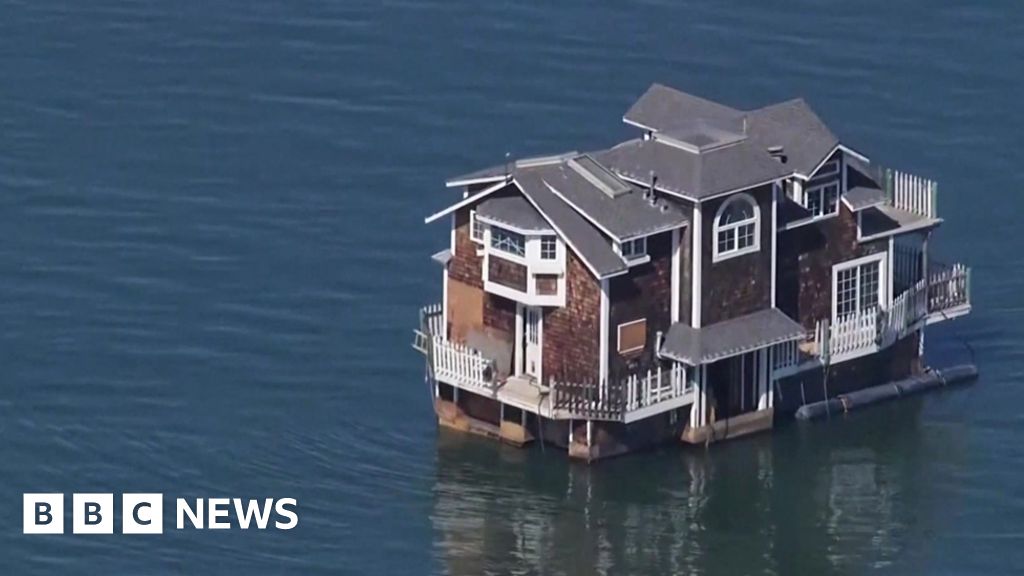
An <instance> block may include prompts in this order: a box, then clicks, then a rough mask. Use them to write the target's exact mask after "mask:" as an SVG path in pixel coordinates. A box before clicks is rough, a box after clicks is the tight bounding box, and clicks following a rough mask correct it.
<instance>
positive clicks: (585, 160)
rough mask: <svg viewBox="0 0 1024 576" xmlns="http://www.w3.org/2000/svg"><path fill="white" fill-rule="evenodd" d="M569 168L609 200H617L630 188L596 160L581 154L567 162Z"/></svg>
mask: <svg viewBox="0 0 1024 576" xmlns="http://www.w3.org/2000/svg"><path fill="white" fill-rule="evenodd" d="M567 164H568V166H569V168H571V169H572V170H573V172H576V173H577V174H579V175H580V176H582V177H583V179H584V180H586V181H587V182H590V184H592V185H593V186H594V187H595V188H597V189H598V190H600V191H601V192H604V193H605V195H607V196H608V197H609V198H618V197H619V196H622V195H623V194H626V193H627V192H629V190H630V188H629V185H627V184H626V183H625V182H623V181H622V180H619V178H618V176H616V175H615V174H612V173H611V171H610V170H608V169H607V168H605V167H604V166H602V165H600V164H598V163H597V161H596V160H594V159H593V158H591V157H590V156H587V155H586V154H583V155H582V156H577V157H575V158H573V159H571V160H569V162H567Z"/></svg>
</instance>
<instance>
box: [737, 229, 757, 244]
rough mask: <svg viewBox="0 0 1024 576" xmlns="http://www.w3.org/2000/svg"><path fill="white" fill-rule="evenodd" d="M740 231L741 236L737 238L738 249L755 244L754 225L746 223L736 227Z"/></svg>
mask: <svg viewBox="0 0 1024 576" xmlns="http://www.w3.org/2000/svg"><path fill="white" fill-rule="evenodd" d="M736 230H737V232H739V237H738V238H737V240H736V247H737V248H738V249H743V248H748V247H750V246H753V245H754V225H753V224H744V225H743V226H740V227H739V228H737V229H736Z"/></svg>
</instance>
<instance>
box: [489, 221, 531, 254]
mask: <svg viewBox="0 0 1024 576" xmlns="http://www.w3.org/2000/svg"><path fill="white" fill-rule="evenodd" d="M491 248H494V249H495V250H501V251H502V252H507V253H509V254H512V255H514V256H523V255H525V254H526V239H525V238H524V237H523V235H522V234H517V233H515V232H512V231H511V230H506V229H504V228H499V227H497V226H491Z"/></svg>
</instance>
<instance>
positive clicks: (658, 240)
mask: <svg viewBox="0 0 1024 576" xmlns="http://www.w3.org/2000/svg"><path fill="white" fill-rule="evenodd" d="M647 254H648V255H650V257H651V261H650V262H648V263H646V264H641V265H640V266H634V267H633V268H630V270H629V273H628V274H625V275H622V276H615V277H613V278H611V279H609V280H608V283H609V284H608V288H609V290H608V292H609V295H608V300H609V315H608V373H609V374H612V375H614V374H625V373H627V372H629V371H631V370H635V369H636V368H639V367H642V366H651V365H653V363H654V342H655V335H656V334H657V332H658V331H661V332H663V333H664V332H668V328H669V326H670V325H671V323H672V316H671V314H672V233H671V232H668V233H662V234H658V235H655V236H651V237H648V238H647ZM640 319H646V320H647V338H646V345H645V346H644V349H643V350H642V351H641V352H640V353H636V354H629V355H628V357H624V356H623V355H621V354H619V352H618V328H619V325H620V324H625V323H627V322H632V321H634V320H640Z"/></svg>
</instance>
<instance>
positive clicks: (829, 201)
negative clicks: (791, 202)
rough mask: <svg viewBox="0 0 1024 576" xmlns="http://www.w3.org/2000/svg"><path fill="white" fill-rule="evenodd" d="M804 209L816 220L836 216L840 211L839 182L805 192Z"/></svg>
mask: <svg viewBox="0 0 1024 576" xmlns="http://www.w3.org/2000/svg"><path fill="white" fill-rule="evenodd" d="M804 207H805V208H807V209H808V210H809V211H810V212H811V215H812V216H813V217H815V218H821V217H823V216H831V215H832V214H835V213H836V210H838V209H839V182H829V183H828V184H821V185H819V186H814V187H812V188H808V189H807V191H806V192H804Z"/></svg>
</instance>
